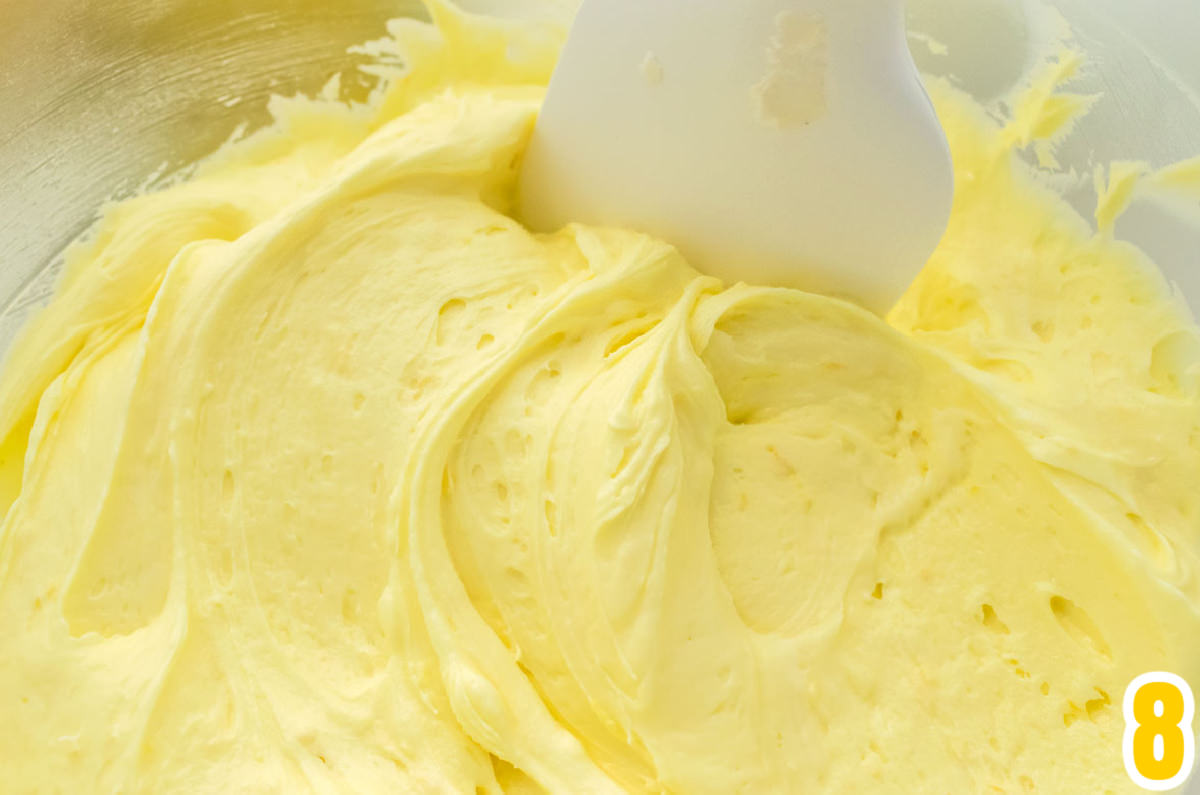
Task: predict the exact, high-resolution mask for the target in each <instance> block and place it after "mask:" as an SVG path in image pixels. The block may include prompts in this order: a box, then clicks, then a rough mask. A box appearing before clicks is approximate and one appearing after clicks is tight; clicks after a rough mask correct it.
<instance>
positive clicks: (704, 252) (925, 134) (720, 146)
mask: <svg viewBox="0 0 1200 795" xmlns="http://www.w3.org/2000/svg"><path fill="white" fill-rule="evenodd" d="M952 194H953V172H952V168H951V162H950V153H949V149H948V147H947V144H946V138H945V135H944V133H943V132H942V129H941V127H940V125H939V124H938V120H937V117H936V115H935V114H934V111H933V107H932V105H931V104H930V102H929V99H928V97H927V95H926V94H925V91H924V89H923V87H922V85H921V82H920V78H919V76H918V74H917V71H916V67H915V65H914V64H913V61H912V58H911V56H910V55H909V52H908V48H907V43H906V40H905V34H904V18H903V9H902V7H901V3H900V2H899V0H755V2H753V3H746V2H737V1H735V0H585V1H584V3H583V4H582V6H581V8H580V11H579V15H578V17H577V18H576V21H575V25H574V27H573V28H572V31H571V35H570V37H569V40H568V42H567V45H566V48H565V49H564V51H563V54H562V57H561V60H560V62H559V65H558V68H557V70H556V72H555V74H554V78H553V80H552V82H551V84H550V89H549V92H548V94H547V97H546V102H545V105H544V107H543V110H542V113H541V116H540V118H539V120H538V124H537V129H536V131H535V133H534V137H533V140H532V142H531V145H530V148H529V151H528V153H527V155H526V159H525V163H524V166H523V173H522V182H521V196H520V202H521V212H522V214H523V219H524V220H525V222H526V223H527V224H529V225H530V226H531V227H533V228H535V229H539V230H551V229H555V228H558V227H560V226H562V225H564V224H566V223H569V222H572V221H579V222H585V223H589V224H598V225H613V226H623V227H630V228H634V229H640V230H642V231H645V232H648V233H651V234H654V235H657V236H659V237H662V238H664V239H665V240H668V241H670V242H671V243H673V244H675V245H676V246H678V247H679V249H680V250H681V251H682V252H683V254H684V255H685V256H687V257H688V258H689V260H690V261H691V262H692V263H693V264H694V265H695V266H696V267H697V268H699V269H701V270H703V271H705V272H707V273H710V274H712V275H715V276H718V277H721V278H722V279H725V280H726V281H729V282H736V281H746V282H751V283H760V284H770V285H781V286H791V287H799V288H802V289H807V290H812V291H816V292H823V293H828V294H834V295H841V296H845V297H848V298H852V299H854V300H857V301H859V302H860V303H863V304H865V305H866V306H868V307H870V308H871V309H874V310H876V311H880V312H883V311H886V310H887V309H888V308H889V307H890V306H891V305H892V304H893V303H894V302H895V300H896V299H897V298H898V297H899V296H900V294H901V293H903V291H904V290H905V289H906V288H907V286H908V284H909V283H910V282H911V280H912V278H913V277H914V276H915V275H916V272H917V271H918V270H919V269H920V268H921V266H922V265H923V264H924V262H925V261H926V259H927V258H928V256H929V254H930V253H931V252H932V250H933V249H934V247H935V246H936V245H937V242H938V240H939V239H940V238H941V236H942V233H943V232H944V231H945V227H946V221H947V218H948V215H949V211H950V203H951V198H952Z"/></svg>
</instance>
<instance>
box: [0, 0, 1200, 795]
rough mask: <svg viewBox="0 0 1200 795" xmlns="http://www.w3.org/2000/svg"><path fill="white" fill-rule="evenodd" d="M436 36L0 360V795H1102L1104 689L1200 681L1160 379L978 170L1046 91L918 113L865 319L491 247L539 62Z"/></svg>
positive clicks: (1170, 315) (627, 248)
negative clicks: (891, 282) (948, 166)
mask: <svg viewBox="0 0 1200 795" xmlns="http://www.w3.org/2000/svg"><path fill="white" fill-rule="evenodd" d="M434 11H435V15H436V16H437V17H438V19H439V22H440V24H441V30H440V33H439V32H438V31H437V30H435V29H434V28H433V27H430V26H426V25H422V24H419V23H414V22H408V23H402V24H399V25H396V26H394V33H395V34H396V35H397V36H398V38H399V40H400V41H401V42H402V45H403V49H404V50H405V51H406V52H407V53H408V54H409V57H410V59H411V69H410V71H409V73H408V74H407V76H406V77H404V78H403V79H399V80H396V81H393V82H392V83H391V85H390V87H388V88H386V89H385V90H383V91H382V92H381V93H380V95H379V96H377V97H376V98H375V100H374V101H373V103H372V104H371V105H369V106H363V107H356V108H354V109H350V108H347V107H346V106H344V105H339V104H337V103H335V102H333V101H329V100H311V101H310V100H291V101H278V102H277V103H276V106H275V112H276V116H277V119H278V122H277V123H276V125H274V126H273V127H272V128H270V129H269V130H267V131H265V132H263V133H260V134H257V135H255V136H253V137H252V138H250V139H249V140H247V141H244V142H242V143H239V144H236V145H233V146H231V147H229V148H228V149H227V150H226V151H224V152H223V153H222V154H221V155H220V156H218V157H216V158H214V159H213V160H211V161H210V162H207V163H205V164H203V165H202V166H201V167H200V168H199V169H198V171H197V173H196V175H195V176H194V177H193V178H192V179H191V180H190V181H188V182H186V183H183V184H180V185H178V186H175V187H172V188H170V189H167V190H163V191H161V192H157V193H154V194H151V195H146V196H142V197H140V198H137V199H134V200H132V201H128V202H126V203H123V204H120V205H118V206H115V207H113V208H110V209H109V210H108V211H107V212H106V214H105V216H104V219H103V221H102V223H101V225H100V226H99V229H98V231H97V232H96V233H95V234H94V236H93V237H92V238H91V239H90V240H89V241H88V242H85V243H82V244H79V245H77V246H76V247H75V248H74V249H73V250H72V251H71V252H70V255H69V263H68V269H67V272H66V274H65V277H64V279H63V282H62V284H61V288H60V290H59V293H58V296H57V297H56V299H55V300H54V302H53V303H52V304H51V305H50V306H49V307H48V308H47V309H46V310H45V311H44V312H43V313H42V314H41V315H40V316H39V317H38V318H37V319H36V321H35V322H34V323H33V324H32V325H31V326H30V327H29V328H28V330H27V331H26V333H25V335H24V337H23V338H22V340H21V342H20V343H19V345H18V346H17V348H16V349H15V350H14V351H13V352H12V354H11V355H10V358H9V361H8V365H7V370H6V371H5V374H4V377H3V380H2V382H0V435H2V439H3V442H2V444H3V446H2V448H0V456H2V461H0V463H2V473H0V486H2V487H0V496H2V503H0V504H2V507H3V509H4V510H5V511H6V517H5V521H4V524H3V528H2V529H0V716H2V717H0V771H2V772H0V790H3V791H4V792H13V793H50V792H64V793H90V792H104V793H109V792H121V793H143V792H144V793H175V792H186V793H209V792H212V793H230V792H285V793H300V792H309V791H312V792H320V793H376V792H378V793H384V792H388V793H423V792H428V793H443V792H456V793H457V792H465V793H492V794H493V795H495V794H496V793H501V792H503V793H518V792H540V791H542V790H546V791H550V792H554V793H617V792H631V793H658V792H671V793H688V794H690V793H697V794H698V793H721V794H725V793H786V792H798V793H889V792H896V793H910V792H914V793H974V792H988V793H990V792H1006V793H1028V792H1040V793H1104V792H1131V791H1133V785H1132V784H1131V783H1130V782H1129V781H1128V779H1127V778H1126V776H1125V773H1124V771H1123V769H1122V763H1121V755H1120V746H1121V740H1120V737H1121V729H1122V719H1121V715H1120V704H1119V701H1120V698H1121V694H1122V692H1123V690H1124V688H1125V686H1126V684H1127V683H1128V682H1129V681H1130V679H1132V677H1133V676H1135V675H1136V674H1139V673H1142V672H1144V671H1150V670H1169V671H1174V672H1176V673H1178V674H1181V675H1183V676H1185V677H1187V678H1189V679H1191V681H1192V682H1194V683H1200V610H1198V605H1200V586H1198V584H1197V579H1196V572H1197V550H1198V548H1200V489H1198V488H1197V483H1198V482H1200V335H1198V333H1197V329H1196V327H1195V326H1194V325H1193V323H1192V321H1191V319H1190V317H1189V315H1188V313H1187V310H1186V309H1185V308H1184V307H1183V305H1182V302H1181V301H1179V300H1178V299H1176V298H1174V297H1172V295H1171V293H1170V291H1169V289H1168V288H1167V286H1166V285H1165V284H1164V283H1163V281H1162V279H1161V277H1160V276H1159V274H1158V272H1157V271H1156V269H1155V268H1154V267H1153V265H1152V264H1150V263H1149V262H1147V261H1146V260H1145V259H1144V257H1143V256H1142V255H1141V254H1140V253H1139V252H1137V251H1136V250H1134V249H1132V248H1131V247H1129V246H1126V245H1124V244H1121V243H1117V242H1113V241H1112V240H1111V237H1110V236H1107V235H1094V234H1093V233H1092V231H1091V229H1090V228H1089V227H1088V226H1087V225H1086V224H1085V223H1084V222H1083V221H1082V219H1080V218H1078V217H1077V216H1075V215H1072V214H1071V212H1070V211H1069V210H1068V209H1067V208H1066V206H1065V205H1064V204H1063V203H1062V202H1061V201H1060V200H1059V199H1058V198H1057V197H1056V196H1055V195H1053V194H1052V193H1050V192H1049V191H1048V190H1046V189H1043V188H1041V187H1039V186H1038V185H1037V183H1036V182H1035V181H1034V179H1033V177H1032V175H1031V174H1030V172H1029V170H1028V169H1027V168H1026V167H1025V166H1022V165H1019V163H1018V161H1017V159H1016V158H1015V156H1014V154H1013V153H1014V151H1015V150H1016V148H1017V147H1023V146H1026V145H1030V144H1036V143H1037V142H1038V141H1042V142H1043V143H1044V142H1045V139H1046V138H1047V136H1049V135H1051V134H1052V133H1053V132H1055V131H1056V128H1057V126H1058V122H1060V121H1061V117H1062V116H1063V114H1064V108H1065V109H1067V110H1069V109H1070V107H1071V103H1072V99H1071V97H1070V96H1069V95H1065V94H1063V93H1062V92H1061V91H1059V90H1058V87H1057V80H1056V79H1055V78H1054V74H1055V72H1054V71H1053V69H1054V68H1056V67H1052V71H1051V72H1050V73H1048V74H1049V75H1050V78H1048V80H1049V83H1047V85H1048V87H1047V88H1046V90H1045V91H1043V92H1042V93H1041V94H1038V93H1037V92H1036V91H1035V92H1033V93H1031V94H1030V98H1029V102H1028V106H1027V107H1023V108H1022V109H1021V115H1020V116H1019V117H1018V119H1017V120H1016V121H1014V122H1013V123H1012V124H1010V125H1008V126H1007V127H1005V128H1003V129H1001V128H998V127H997V126H996V125H995V124H994V123H993V122H991V121H989V120H988V119H987V117H986V116H985V115H984V113H983V111H982V110H980V109H979V108H977V107H976V106H974V105H972V104H971V103H970V102H969V101H968V100H967V99H966V98H965V97H962V96H960V95H958V94H957V93H956V92H954V91H953V90H952V89H950V88H949V87H947V86H945V85H940V86H934V94H935V100H936V103H937V106H938V110H939V112H940V114H941V117H942V119H943V121H944V123H945V125H946V127H947V130H948V132H949V135H950V139H951V142H952V148H953V152H954V157H955V161H956V164H957V181H958V192H957V197H956V204H955V209H954V213H953V217H952V219H951V223H950V230H949V233H948V234H947V237H946V239H945V241H944V243H943V244H942V246H941V247H940V248H939V249H938V251H937V252H936V254H935V255H934V257H933V259H932V260H931V261H930V262H929V264H928V266H927V267H926V268H925V270H924V272H923V273H922V274H921V276H920V278H919V279H918V280H917V282H916V283H915V284H914V285H913V287H912V289H911V290H910V291H909V293H908V294H907V295H906V296H905V297H904V299H903V300H902V302H901V303H900V305H899V306H897V307H896V309H895V310H894V311H893V312H892V313H891V315H890V317H889V318H888V321H887V322H886V323H885V322H884V321H882V320H880V319H879V318H877V317H875V316H873V315H871V314H869V313H867V312H865V311H863V310H860V309H858V308H856V307H855V306H852V305H850V304H847V303H843V302H839V301H835V300H832V299H829V298H825V297H822V296H818V295H813V294H806V293H802V292H797V291H789V290H780V289H768V288H759V287H746V286H733V287H728V288H726V287H723V285H721V284H720V283H718V282H717V281H715V280H713V279H711V278H707V277H704V276H701V275H700V274H698V273H697V272H696V271H694V270H693V269H692V268H690V267H689V266H688V265H687V263H685V262H683V261H682V260H681V258H680V257H679V256H678V255H677V254H676V253H675V252H674V251H673V249H671V248H670V247H669V246H668V245H666V244H665V243H662V242H659V241H657V240H653V239H649V238H646V237H642V236H639V235H637V234H633V233H630V232H624V231H619V230H600V229H591V228H585V227H571V228H568V229H565V230H563V231H562V232H559V233H557V234H554V235H549V236H535V235H531V234H529V233H528V232H526V231H525V230H524V229H523V228H522V227H521V226H520V225H518V224H517V223H516V222H515V221H513V220H512V219H511V218H510V217H509V216H508V215H507V212H508V210H509V209H510V207H511V206H512V203H513V188H514V175H515V173H516V167H517V165H518V163H519V158H520V156H521V153H522V150H523V146H524V144H525V142H526V140H527V137H528V135H529V133H530V130H531V126H532V122H533V119H534V115H535V113H536V112H537V108H538V103H539V100H540V97H541V95H542V90H543V87H544V85H545V82H546V79H547V77H548V74H549V70H550V68H551V65H552V60H553V47H552V46H550V47H547V46H539V45H538V42H541V41H543V40H544V39H545V35H544V31H532V30H528V29H523V28H511V27H510V28H505V27H501V26H499V25H497V24H490V23H483V22H480V21H477V20H476V21H472V20H469V19H467V18H465V17H462V16H461V15H459V14H457V13H455V12H452V11H450V10H448V9H445V8H442V7H440V6H435V7H434ZM514 37H515V38H522V37H527V38H528V39H529V40H528V41H523V42H521V44H522V46H520V47H517V48H514V49H513V51H514V52H516V53H517V54H519V55H521V56H522V58H523V59H524V60H522V61H520V62H518V63H513V62H510V61H508V60H507V56H506V53H507V52H509V49H510V48H509V44H510V42H511V41H512V40H513V39H514ZM1061 71H1062V70H1061V69H1060V70H1059V72H1061Z"/></svg>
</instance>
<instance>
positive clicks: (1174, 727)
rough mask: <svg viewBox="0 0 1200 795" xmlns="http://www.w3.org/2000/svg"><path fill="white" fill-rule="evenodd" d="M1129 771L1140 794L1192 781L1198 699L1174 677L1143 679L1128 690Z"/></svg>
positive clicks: (1163, 675) (1162, 675)
mask: <svg viewBox="0 0 1200 795" xmlns="http://www.w3.org/2000/svg"><path fill="white" fill-rule="evenodd" d="M1124 711H1125V736H1124V743H1123V748H1122V750H1123V752H1124V757H1125V771H1126V772H1127V773H1128V774H1129V777H1130V778H1131V779H1133V782H1134V783H1135V784H1137V785H1138V786H1139V787H1141V788H1142V789H1148V790H1154V791H1163V790H1168V789H1172V788H1174V787H1177V786H1179V785H1180V784H1182V783H1183V782H1184V779H1186V778H1187V777H1188V774H1189V773H1190V772H1191V770H1192V762H1193V761H1194V759H1195V751H1196V749H1195V738H1194V737H1193V736H1192V716H1193V714H1194V712H1195V700H1194V699H1193V697H1192V691H1191V688H1189V687H1188V684H1187V682H1185V681H1184V680H1183V679H1182V678H1180V677H1178V676H1176V675H1175V674H1169V673H1162V672H1155V673H1148V674H1142V675H1141V676H1139V677H1137V678H1136V679H1134V680H1133V681H1132V682H1130V684H1129V687H1128V688H1127V689H1126V690H1125V699H1124Z"/></svg>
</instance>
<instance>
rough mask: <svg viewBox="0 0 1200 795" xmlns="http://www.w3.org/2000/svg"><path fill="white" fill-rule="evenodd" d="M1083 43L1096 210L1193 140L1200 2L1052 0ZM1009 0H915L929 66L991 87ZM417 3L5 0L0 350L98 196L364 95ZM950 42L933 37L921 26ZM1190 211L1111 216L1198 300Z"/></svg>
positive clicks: (1016, 56) (1081, 158)
mask: <svg viewBox="0 0 1200 795" xmlns="http://www.w3.org/2000/svg"><path fill="white" fill-rule="evenodd" d="M577 2H578V0H461V2H460V4H461V5H463V6H465V7H468V8H470V9H472V10H481V11H498V12H500V13H504V14H510V15H530V14H535V15H540V16H551V17H556V18H559V19H563V20H566V19H568V18H569V15H570V13H571V9H572V7H573V5H575V4H576V3H577ZM1055 5H1056V6H1057V7H1058V8H1059V9H1060V10H1061V12H1062V14H1063V15H1064V16H1065V17H1066V18H1067V19H1069V20H1070V22H1071V25H1072V27H1073V28H1074V29H1075V31H1076V33H1077V34H1078V39H1079V42H1080V44H1081V45H1083V47H1084V48H1085V49H1086V50H1087V51H1088V52H1089V53H1090V55H1091V56H1092V59H1091V61H1090V67H1089V69H1088V71H1087V73H1086V74H1085V75H1084V76H1083V77H1082V78H1081V79H1080V81H1079V84H1078V90H1080V91H1085V92H1092V91H1095V92H1097V93H1101V94H1103V99H1102V100H1101V101H1100V102H1099V103H1098V104H1097V106H1096V108H1095V110H1094V111H1093V112H1092V114H1090V116H1089V117H1088V118H1087V119H1086V120H1085V121H1084V123H1082V124H1081V125H1080V126H1079V128H1078V129H1077V131H1076V132H1075V134H1074V135H1073V136H1072V138H1071V139H1070V141H1069V142H1068V144H1067V146H1065V147H1064V149H1063V150H1062V153H1061V154H1062V159H1063V161H1064V165H1065V166H1066V167H1067V168H1068V169H1074V170H1075V171H1076V173H1077V174H1079V175H1080V176H1081V179H1079V180H1078V183H1079V186H1078V188H1077V189H1076V190H1074V191H1072V192H1070V194H1069V198H1070V199H1071V200H1072V201H1073V202H1075V203H1076V204H1077V205H1078V206H1079V208H1080V209H1081V210H1083V211H1085V212H1090V207H1091V203H1092V202H1094V197H1093V195H1092V191H1091V181H1090V178H1086V179H1085V178H1083V177H1089V176H1090V173H1091V169H1092V167H1093V164H1095V163H1097V162H1105V161H1108V160H1111V159H1113V158H1130V157H1133V158H1138V159H1145V160H1149V161H1151V162H1152V163H1155V164H1165V163H1167V162H1170V161H1172V160H1176V159H1179V158H1182V157H1185V156H1191V155H1196V154H1200V99H1198V95H1200V50H1198V49H1197V48H1195V47H1194V44H1193V42H1194V40H1195V38H1196V36H1197V34H1200V4H1197V3H1195V2H1194V0H1057V2H1056V3H1055ZM1028 6H1029V4H1028V3H1022V2H1018V0H910V2H909V14H910V28H911V30H912V31H913V33H914V34H915V36H916V38H914V53H915V55H916V57H917V59H918V61H919V65H920V66H921V67H922V69H924V70H926V71H927V72H929V73H931V74H950V75H953V76H954V77H955V79H956V80H958V81H959V82H960V83H961V84H962V85H963V86H965V87H966V88H968V89H969V90H970V91H971V92H972V93H974V94H975V95H976V96H978V97H980V98H981V99H984V100H988V101H994V100H996V99H998V98H999V97H1001V96H1002V95H1003V94H1004V92H1005V91H1006V90H1007V89H1008V88H1009V87H1010V86H1011V85H1012V84H1013V83H1014V82H1016V81H1017V80H1018V79H1019V78H1020V77H1021V75H1022V74H1023V72H1024V71H1025V69H1026V68H1027V67H1028V65H1029V63H1028V62H1029V59H1030V58H1031V53H1033V52H1034V51H1035V50H1036V49H1037V47H1038V43H1039V41H1041V40H1043V39H1045V38H1046V37H1047V36H1048V35H1051V34H1052V33H1053V31H1052V30H1050V29H1049V27H1048V26H1052V25H1053V22H1052V21H1051V22H1047V21H1046V15H1045V14H1043V13H1040V12H1039V13H1031V12H1029V10H1028ZM423 13H424V12H423V9H422V6H421V5H420V2H419V0H337V2H328V1H326V2H319V1H315V0H294V1H293V2H288V1H287V0H0V350H3V349H5V348H6V347H7V345H8V343H9V342H10V341H11V338H12V335H13V333H14V331H15V330H16V329H17V328H18V326H19V325H20V323H21V322H22V321H23V320H24V319H25V317H26V316H27V315H28V313H29V311H31V309H32V308H34V307H36V306H38V305H39V304H40V303H42V302H44V301H45V300H46V298H47V296H48V295H49V292H50V290H51V289H52V286H53V276H54V271H55V269H54V264H55V260H56V257H57V255H58V254H59V252H60V251H61V250H62V249H63V247H64V245H66V244H67V243H68V242H69V241H70V240H72V239H73V238H74V237H76V236H77V235H79V234H80V233H81V232H83V231H84V230H85V229H86V228H87V227H88V225H89V224H90V223H91V222H92V220H93V219H94V218H95V213H96V210H97V208H98V207H99V206H100V204H101V203H102V202H103V201H105V200H107V199H111V198H120V197H122V196H127V195H129V194H131V193H134V192H136V191H138V190H140V189H144V188H145V187H147V186H149V185H152V184H154V183H155V181H156V180H161V179H163V178H165V177H168V176H169V175H171V174H172V173H175V172H177V171H178V170H179V169H181V168H183V167H185V166H186V165H187V164H188V163H190V162H192V161H194V160H195V159H197V158H198V157H200V156H202V155H204V154H206V153H208V152H210V151H212V150H213V149H214V148H215V147H216V146H218V145H219V144H220V143H222V142H223V141H224V140H226V139H227V138H228V137H229V136H230V135H231V133H233V131H234V130H235V129H236V128H238V126H239V125H249V126H250V127H254V126H256V125H260V124H262V123H264V122H265V121H266V119H267V114H266V111H265V102H266V99H267V97H268V96H269V95H270V94H271V93H281V94H292V93H295V92H312V91H315V90H317V89H318V88H319V87H320V86H321V85H322V84H323V83H324V82H325V80H326V79H327V78H328V77H329V76H330V75H331V74H332V73H334V72H336V71H343V72H344V80H343V83H344V86H345V88H346V91H348V92H349V93H351V94H353V93H355V92H359V93H361V92H363V91H364V90H365V87H366V86H367V84H368V83H367V80H366V77H365V76H364V75H361V74H358V77H357V78H356V77H355V75H356V74H357V73H356V71H355V70H354V68H353V67H354V65H355V63H356V62H361V57H360V56H352V55H348V54H347V53H346V49H347V47H349V46H350V45H353V44H357V43H360V42H363V41H365V40H367V39H371V38H376V37H379V36H381V35H383V34H384V30H383V23H384V21H385V20H386V19H388V18H389V17H394V16H400V15H418V16H420V15H422V14H423ZM925 36H928V37H931V38H932V39H933V40H936V41H938V42H941V43H944V44H945V45H946V48H947V49H946V51H945V53H944V54H943V53H941V52H940V48H937V47H935V48H933V49H930V48H929V47H928V46H925V45H924V44H922V41H925V39H924V38H923V37H925ZM1195 215H1196V216H1197V217H1193V218H1190V219H1189V218H1187V217H1186V213H1185V214H1180V213H1179V212H1172V213H1165V212H1163V211H1162V210H1161V208H1155V207H1142V206H1135V207H1133V208H1132V209H1131V210H1130V212H1129V213H1128V214H1127V215H1126V216H1125V218H1124V219H1123V221H1122V224H1121V226H1120V227H1119V229H1118V232H1119V233H1120V234H1121V235H1123V236H1126V237H1128V238H1131V239H1133V240H1134V241H1135V242H1138V243H1139V244H1140V245H1142V246H1143V247H1144V248H1145V249H1146V250H1147V251H1148V252H1149V253H1150V254H1151V255H1152V256H1153V257H1154V258H1155V260H1156V261H1157V262H1159V264H1160V265H1161V266H1162V267H1163V269H1164V270H1165V271H1166V272H1167V274H1168V276H1169V277H1170V278H1171V279H1173V280H1175V281H1177V282H1179V283H1181V284H1182V285H1183V288H1184V293H1185V294H1186V295H1188V296H1189V300H1191V301H1192V303H1193V306H1200V263H1198V262H1197V260H1198V258H1200V255H1198V254H1197V253H1196V252H1200V209H1197V212H1196V214H1195Z"/></svg>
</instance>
